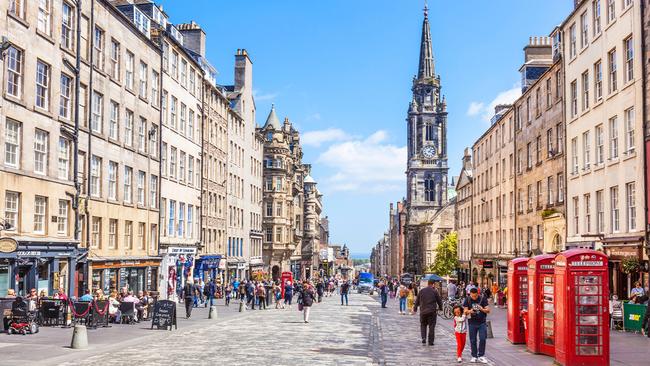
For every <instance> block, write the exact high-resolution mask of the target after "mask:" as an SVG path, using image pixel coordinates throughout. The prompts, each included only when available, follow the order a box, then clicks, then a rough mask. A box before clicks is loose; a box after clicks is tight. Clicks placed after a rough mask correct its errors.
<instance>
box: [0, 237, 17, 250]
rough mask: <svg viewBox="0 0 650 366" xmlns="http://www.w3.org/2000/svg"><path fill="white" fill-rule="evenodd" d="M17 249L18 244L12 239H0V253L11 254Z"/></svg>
mask: <svg viewBox="0 0 650 366" xmlns="http://www.w3.org/2000/svg"><path fill="white" fill-rule="evenodd" d="M16 249H18V242H16V240H15V239H13V238H0V253H13V252H15V251H16Z"/></svg>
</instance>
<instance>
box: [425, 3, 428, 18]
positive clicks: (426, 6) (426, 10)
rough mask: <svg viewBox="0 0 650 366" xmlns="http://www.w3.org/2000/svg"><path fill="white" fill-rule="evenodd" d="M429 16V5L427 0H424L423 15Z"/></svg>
mask: <svg viewBox="0 0 650 366" xmlns="http://www.w3.org/2000/svg"><path fill="white" fill-rule="evenodd" d="M428 16H429V6H428V5H427V0H424V17H425V18H426V17H428Z"/></svg>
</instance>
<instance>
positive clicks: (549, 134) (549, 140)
mask: <svg viewBox="0 0 650 366" xmlns="http://www.w3.org/2000/svg"><path fill="white" fill-rule="evenodd" d="M554 153H555V152H554V151H553V129H552V128H549V129H548V130H546V157H547V158H550V157H552V156H553V155H554Z"/></svg>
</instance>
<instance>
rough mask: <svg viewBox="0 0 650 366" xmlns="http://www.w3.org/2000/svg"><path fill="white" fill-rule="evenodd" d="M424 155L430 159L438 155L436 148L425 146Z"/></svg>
mask: <svg viewBox="0 0 650 366" xmlns="http://www.w3.org/2000/svg"><path fill="white" fill-rule="evenodd" d="M422 155H424V157H425V158H429V159H430V158H432V157H434V156H435V155H436V148H435V147H434V146H425V147H424V148H422Z"/></svg>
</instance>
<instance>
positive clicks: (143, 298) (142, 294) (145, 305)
mask: <svg viewBox="0 0 650 366" xmlns="http://www.w3.org/2000/svg"><path fill="white" fill-rule="evenodd" d="M138 300H140V307H141V308H142V317H140V314H138V317H139V318H141V319H145V318H146V317H147V312H148V310H149V293H148V292H147V291H138Z"/></svg>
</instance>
